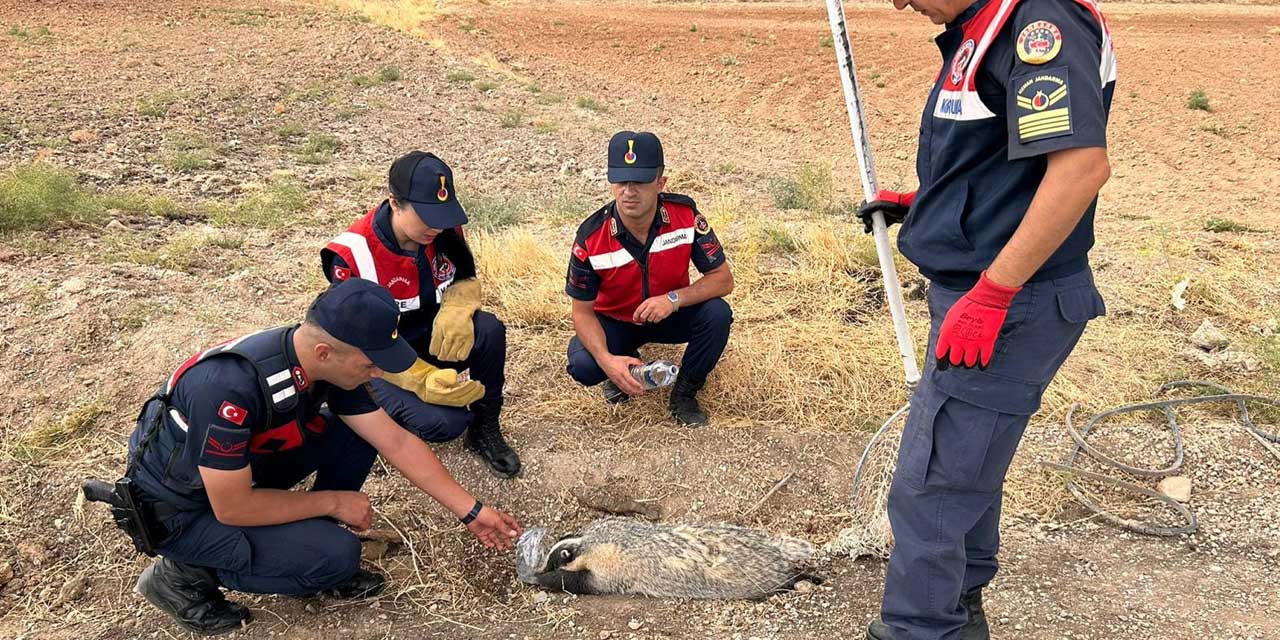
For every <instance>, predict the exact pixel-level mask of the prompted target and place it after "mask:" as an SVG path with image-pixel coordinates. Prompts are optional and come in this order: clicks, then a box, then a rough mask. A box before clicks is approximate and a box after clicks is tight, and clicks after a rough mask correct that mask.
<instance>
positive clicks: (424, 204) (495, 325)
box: [320, 151, 520, 478]
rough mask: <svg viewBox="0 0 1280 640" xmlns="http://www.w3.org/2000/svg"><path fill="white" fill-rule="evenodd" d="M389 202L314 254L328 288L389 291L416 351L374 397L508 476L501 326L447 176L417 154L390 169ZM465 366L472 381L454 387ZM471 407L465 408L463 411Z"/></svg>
mask: <svg viewBox="0 0 1280 640" xmlns="http://www.w3.org/2000/svg"><path fill="white" fill-rule="evenodd" d="M387 184H388V187H389V188H390V191H391V197H390V198H389V199H387V200H384V201H383V202H382V204H380V205H378V206H376V207H373V208H372V209H370V210H369V212H368V213H367V214H366V215H365V216H364V217H362V218H360V219H359V220H357V221H356V222H355V223H353V224H352V225H351V227H350V228H349V229H348V230H347V231H345V232H343V233H341V234H339V235H338V237H336V238H334V239H333V240H332V241H331V242H330V243H329V244H328V245H327V246H326V247H325V248H324V249H323V250H322V251H321V252H320V254H321V259H322V263H323V265H322V266H323V269H324V274H325V277H327V278H328V279H329V281H330V282H341V281H343V280H346V279H348V278H364V279H365V280H369V281H371V282H376V283H378V284H381V285H382V286H383V287H385V288H386V289H387V290H388V291H390V292H391V295H392V296H393V297H394V298H395V299H396V303H397V304H399V306H400V311H401V312H403V313H404V318H403V320H402V322H401V323H400V328H401V331H402V332H403V333H404V337H405V339H406V340H408V341H409V344H411V345H413V348H414V349H415V350H416V351H417V353H418V360H417V361H416V362H414V363H413V366H412V367H410V368H409V370H408V371H405V372H404V373H400V374H393V375H387V376H383V379H382V380H374V381H373V384H372V386H373V394H374V398H375V399H376V400H377V401H378V404H379V405H380V406H382V408H384V409H386V411H387V413H389V414H390V415H391V417H392V418H394V419H395V421H396V422H398V423H400V424H401V425H403V426H404V427H405V428H407V429H409V430H411V431H413V432H414V433H417V434H418V436H419V437H421V438H422V439H423V440H426V441H428V442H444V441H447V440H452V439H453V438H456V437H458V435H460V434H462V433H463V432H464V431H465V432H466V438H465V442H466V445H467V447H468V448H469V449H471V450H473V451H475V452H476V453H478V454H480V457H482V458H484V460H485V462H487V463H488V464H489V468H490V469H491V470H492V471H493V473H494V474H495V475H497V476H499V477H502V478H510V477H512V476H515V475H516V474H517V473H519V472H520V457H519V456H517V455H516V452H515V451H513V450H512V449H511V446H510V445H508V444H507V441H506V439H505V438H503V436H502V427H501V423H500V422H499V416H500V414H501V413H502V388H503V385H504V384H505V383H506V366H507V329H506V327H505V326H503V324H502V321H500V320H498V318H497V317H496V316H494V315H493V314H492V313H488V312H486V311H479V309H480V280H479V279H478V278H477V277H476V262H475V258H474V257H473V256H472V255H471V249H470V248H469V247H468V246H467V242H466V240H465V238H464V237H463V231H462V225H464V224H466V222H467V214H466V213H465V212H464V211H463V209H462V205H461V204H459V203H458V195H457V190H456V189H455V188H454V184H453V171H452V170H450V169H449V166H448V165H446V164H445V163H444V161H443V160H440V159H439V158H437V157H435V156H434V155H432V154H430V153H423V152H421V151H414V152H412V153H409V154H407V155H404V156H402V157H400V158H399V159H397V160H396V161H395V162H394V163H393V164H392V165H391V171H390V174H389V175H388V180H387ZM465 369H470V372H471V378H472V379H471V380H469V381H461V382H460V380H459V374H458V372H459V371H462V370H465ZM468 405H469V406H470V410H468V408H467V407H468Z"/></svg>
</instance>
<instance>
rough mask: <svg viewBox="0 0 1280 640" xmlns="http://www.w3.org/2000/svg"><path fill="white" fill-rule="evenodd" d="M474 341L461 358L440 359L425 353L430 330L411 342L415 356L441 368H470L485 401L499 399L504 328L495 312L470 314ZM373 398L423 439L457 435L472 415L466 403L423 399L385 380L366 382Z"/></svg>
mask: <svg viewBox="0 0 1280 640" xmlns="http://www.w3.org/2000/svg"><path fill="white" fill-rule="evenodd" d="M472 323H473V324H474V325H475V332H476V333H475V335H476V341H475V345H474V346H472V347H471V353H470V354H468V355H467V359H466V360H463V361H462V362H444V361H442V360H440V359H439V358H436V357H435V356H432V355H430V354H429V353H427V348H428V347H429V346H430V345H431V334H429V333H428V334H427V336H426V337H424V338H422V339H421V340H416V341H414V342H413V348H414V349H415V350H416V351H417V352H418V357H419V358H422V359H423V360H426V361H427V362H428V363H429V364H431V365H433V366H436V367H440V368H442V369H457V370H458V371H459V372H461V371H463V370H465V369H471V378H472V379H473V380H476V381H477V382H479V383H480V384H483V385H484V400H485V401H486V402H491V403H492V402H499V403H500V402H501V401H502V387H503V385H505V384H506V382H507V378H506V363H507V328H506V326H505V325H503V324H502V321H501V320H499V319H498V317H497V316H495V315H493V314H492V313H489V312H487V311H477V312H476V313H475V315H474V316H472ZM370 386H371V387H372V388H373V399H374V400H375V401H377V403H378V406H380V407H382V408H383V410H385V411H386V412H387V413H388V414H389V415H390V416H391V418H392V419H393V420H395V421H396V422H398V423H399V424H400V425H401V426H403V427H404V428H406V429H408V430H410V431H412V432H414V433H416V434H418V437H419V438H422V439H423V440H426V441H427V442H447V441H449V440H452V439H454V438H456V437H458V436H460V435H462V432H463V431H466V430H467V427H468V426H470V425H471V420H472V418H473V417H474V416H473V415H472V412H471V411H470V410H469V409H467V408H466V407H448V406H444V405H438V404H429V403H426V402H423V401H422V399H421V398H419V397H418V396H417V394H415V393H413V392H412V391H406V390H404V389H401V388H400V387H397V386H395V385H393V384H391V383H390V382H387V381H385V380H373V381H372V382H370Z"/></svg>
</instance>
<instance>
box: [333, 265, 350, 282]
mask: <svg viewBox="0 0 1280 640" xmlns="http://www.w3.org/2000/svg"><path fill="white" fill-rule="evenodd" d="M350 277H351V270H350V269H348V268H346V267H339V266H338V265H334V266H333V281H334V282H342V281H344V280H347V279H349V278H350Z"/></svg>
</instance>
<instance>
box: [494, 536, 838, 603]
mask: <svg viewBox="0 0 1280 640" xmlns="http://www.w3.org/2000/svg"><path fill="white" fill-rule="evenodd" d="M547 533H548V531H547V529H545V528H537V529H529V530H527V531H525V533H524V535H522V536H520V541H519V542H518V543H517V545H516V555H517V558H516V574H517V575H518V576H519V578H520V580H521V581H523V582H527V583H529V584H532V585H539V586H542V587H545V588H547V589H556V590H561V591H568V592H570V593H579V594H595V595H605V594H636V595H645V596H650V597H654V598H745V599H762V598H765V597H768V596H769V595H770V594H773V593H776V592H778V591H782V590H786V589H791V588H792V587H793V586H794V585H795V583H796V582H798V581H800V580H808V581H810V582H814V583H818V582H821V580H820V579H818V578H816V577H814V576H811V575H808V574H806V573H805V572H804V570H803V565H804V564H805V563H806V562H807V561H809V560H810V558H812V556H813V554H814V547H813V545H812V544H809V543H808V542H805V541H803V540H798V539H796V538H787V537H778V536H770V535H769V534H766V533H764V532H762V531H758V530H756V529H748V528H746V527H738V526H734V525H727V524H718V525H701V526H693V525H667V524H656V523H650V522H643V521H639V520H632V519H628V518H605V519H602V520H597V521H595V522H592V523H591V524H589V525H587V526H586V527H585V528H583V529H582V531H581V532H579V533H578V534H576V535H571V536H566V537H564V538H561V539H560V540H559V541H557V542H556V543H555V544H549V542H550V541H549V539H548V538H547Z"/></svg>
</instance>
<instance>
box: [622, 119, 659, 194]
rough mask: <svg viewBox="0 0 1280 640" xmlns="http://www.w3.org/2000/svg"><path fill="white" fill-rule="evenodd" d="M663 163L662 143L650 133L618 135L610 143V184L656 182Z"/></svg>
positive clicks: (633, 132)
mask: <svg viewBox="0 0 1280 640" xmlns="http://www.w3.org/2000/svg"><path fill="white" fill-rule="evenodd" d="M662 163H663V160H662V143H661V142H659V141H658V136H655V135H653V134H652V133H649V132H648V131H640V132H636V131H619V132H617V133H615V134H613V137H612V138H610V139H609V182H612V183H614V184H617V183H619V182H653V181H654V180H657V179H658V174H659V173H660V172H661V171H662V166H663V165H662Z"/></svg>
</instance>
